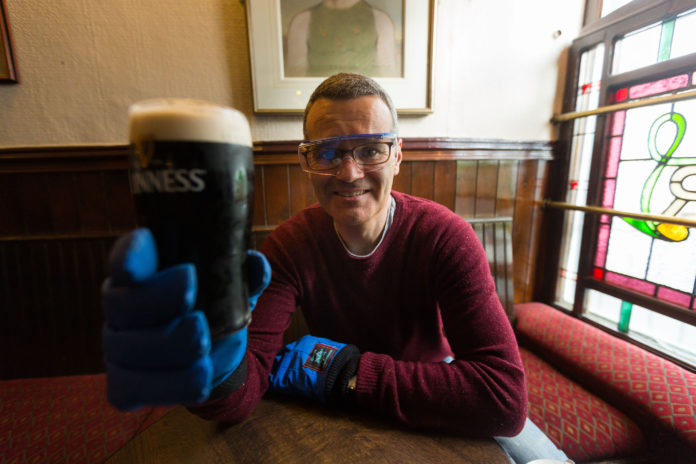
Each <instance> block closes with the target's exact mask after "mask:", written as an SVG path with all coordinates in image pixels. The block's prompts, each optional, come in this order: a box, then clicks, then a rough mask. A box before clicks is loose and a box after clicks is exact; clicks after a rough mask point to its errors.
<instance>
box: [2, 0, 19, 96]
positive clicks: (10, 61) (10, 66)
mask: <svg viewBox="0 0 696 464" xmlns="http://www.w3.org/2000/svg"><path fill="white" fill-rule="evenodd" d="M0 15H1V16H2V17H0V35H2V37H1V38H0V54H1V56H0V83H17V72H16V70H15V64H14V54H13V52H12V40H11V38H10V26H9V23H8V22H7V9H6V8H5V0H0Z"/></svg>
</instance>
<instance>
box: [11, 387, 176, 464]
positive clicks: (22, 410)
mask: <svg viewBox="0 0 696 464" xmlns="http://www.w3.org/2000/svg"><path fill="white" fill-rule="evenodd" d="M167 411H168V409H167V408H144V409H141V410H138V411H133V412H120V411H118V410H116V409H114V408H113V407H112V406H111V405H110V404H109V403H108V402H107V401H106V377H105V375H104V374H97V375H79V376H69V377H51V378H35V379H18V380H5V381H0V461H1V462H3V463H5V464H10V463H12V464H14V463H24V462H32V463H33V462H50V463H71V464H73V463H101V462H103V461H105V460H106V459H107V458H108V457H109V456H110V455H111V454H113V453H114V452H115V451H117V450H118V449H119V448H121V447H122V446H123V445H124V444H126V443H127V442H128V441H130V440H131V439H132V438H133V437H135V436H136V435H137V434H139V433H140V432H142V431H143V430H144V429H145V428H147V427H148V426H149V425H150V424H152V423H153V422H154V421H155V420H157V419H159V418H160V417H162V416H163V415H164V414H165V413H166V412H167Z"/></svg>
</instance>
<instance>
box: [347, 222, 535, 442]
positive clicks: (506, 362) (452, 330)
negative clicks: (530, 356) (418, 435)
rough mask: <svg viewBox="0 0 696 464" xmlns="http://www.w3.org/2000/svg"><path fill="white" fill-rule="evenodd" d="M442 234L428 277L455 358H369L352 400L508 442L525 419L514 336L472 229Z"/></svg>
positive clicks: (457, 225) (405, 418)
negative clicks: (413, 359) (436, 296)
mask: <svg viewBox="0 0 696 464" xmlns="http://www.w3.org/2000/svg"><path fill="white" fill-rule="evenodd" d="M444 229H445V232H444V234H443V235H442V236H441V237H440V238H439V239H438V240H437V245H436V249H435V251H434V253H433V255H432V256H433V260H434V271H433V272H431V273H430V274H431V276H430V278H431V279H433V285H434V286H435V288H436V289H437V290H436V292H437V295H438V305H439V307H440V312H441V316H442V321H443V327H444V331H445V334H446V336H447V339H448V341H449V343H450V346H451V348H452V350H453V352H454V357H455V360H454V361H453V362H452V363H449V364H448V363H445V362H417V361H416V362H413V361H398V360H395V359H393V358H391V357H389V356H387V355H384V354H378V353H371V352H367V353H365V354H364V355H363V356H362V358H361V360H360V364H359V369H358V377H357V390H356V401H357V403H358V405H359V406H360V407H361V408H364V409H368V410H373V411H375V410H376V411H381V413H382V414H385V415H390V416H392V417H393V418H395V419H396V420H397V421H399V422H401V423H404V424H406V425H410V426H414V427H426V428H434V429H441V430H448V431H453V432H456V433H462V434H466V435H470V436H513V435H515V434H517V433H519V431H520V430H521V429H522V426H523V425H524V421H525V418H526V415H527V391H526V386H525V380H524V371H523V367H522V362H521V359H520V355H519V350H518V348H517V343H516V340H515V336H514V333H513V331H512V327H511V325H510V323H509V321H508V319H507V316H506V315H505V312H504V310H503V308H502V305H501V304H500V300H499V299H498V296H497V294H496V292H495V284H494V282H493V279H492V276H491V273H490V270H489V267H488V262H487V260H486V256H485V252H484V250H483V247H482V246H481V243H480V242H479V240H478V238H477V237H476V235H475V233H474V232H473V229H472V228H471V227H470V226H469V224H467V223H466V222H464V221H463V220H461V221H459V220H458V219H457V220H455V221H454V223H453V224H451V225H450V226H449V227H445V228H444ZM447 230H449V232H447Z"/></svg>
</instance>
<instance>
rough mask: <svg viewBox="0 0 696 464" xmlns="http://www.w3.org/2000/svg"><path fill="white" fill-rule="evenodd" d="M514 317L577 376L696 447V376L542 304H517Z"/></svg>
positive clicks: (528, 336)
mask: <svg viewBox="0 0 696 464" xmlns="http://www.w3.org/2000/svg"><path fill="white" fill-rule="evenodd" d="M515 315H516V317H517V325H516V330H517V332H518V335H519V336H520V339H521V340H528V341H531V342H532V343H533V344H534V345H536V347H537V348H538V349H539V350H541V351H537V352H544V353H549V354H552V355H553V359H554V361H555V363H554V364H555V365H556V366H557V367H558V366H562V367H563V368H564V369H565V370H566V371H568V370H572V371H573V375H572V377H573V379H574V380H578V379H581V380H582V382H584V384H585V385H586V386H588V388H590V389H592V391H593V392H598V391H601V393H599V395H600V396H601V397H602V398H612V399H616V402H613V401H612V403H613V404H615V405H616V406H618V407H622V408H624V407H626V408H627V410H626V412H629V411H628V409H635V410H637V411H640V413H641V414H642V415H643V416H644V417H650V418H653V419H655V420H656V421H657V422H658V423H659V425H660V426H661V428H662V429H663V430H668V431H670V432H671V433H674V434H676V435H677V436H679V437H680V438H681V439H682V441H684V442H685V443H687V444H688V445H690V446H691V447H692V448H694V449H696V374H693V373H691V372H689V371H687V370H686V369H683V368H681V367H679V366H677V365H676V364H674V363H671V362H669V361H667V360H665V359H663V358H660V357H659V356H656V355H654V354H652V353H649V352H647V351H645V350H643V349H641V348H639V347H637V346H635V345H632V344H630V343H628V342H626V341H624V340H621V339H619V338H617V337H613V336H611V335H610V334H608V333H605V332H603V331H601V330H599V329H597V328H595V327H593V326H591V325H589V324H586V323H583V322H582V321H580V320H578V319H575V318H573V317H571V316H568V315H566V314H564V313H562V312H561V311H558V310H556V309H554V308H551V307H550V306H547V305H544V304H541V303H523V304H518V305H515ZM619 403H620V404H619ZM629 413H630V412H629ZM647 438H654V437H647Z"/></svg>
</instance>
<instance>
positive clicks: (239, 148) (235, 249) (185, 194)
mask: <svg viewBox="0 0 696 464" xmlns="http://www.w3.org/2000/svg"><path fill="white" fill-rule="evenodd" d="M129 117H130V142H131V156H130V170H129V174H130V185H131V192H132V194H133V198H134V203H135V209H136V214H137V217H138V223H139V225H140V226H145V227H148V228H150V230H151V231H152V233H153V235H154V237H155V241H156V243H157V250H158V255H159V267H160V268H166V267H169V266H172V265H175V264H179V263H193V264H194V265H195V266H196V272H197V277H198V293H197V296H196V305H195V308H196V309H199V310H202V311H203V312H204V313H205V315H206V317H207V319H208V324H209V326H210V334H211V338H212V339H213V340H215V339H218V338H221V337H224V336H226V335H229V334H230V333H232V332H234V331H236V330H239V329H241V328H243V327H245V326H246V325H247V324H248V323H249V321H250V317H251V316H250V312H249V307H248V289H247V282H246V272H245V270H244V266H245V261H246V250H247V248H248V238H249V229H250V219H251V217H250V216H251V212H252V210H253V188H254V177H253V176H254V165H253V159H252V144H251V134H250V131H249V125H248V123H247V120H246V118H245V117H244V115H243V114H241V113H240V112H238V111H236V110H234V109H232V108H227V107H224V106H219V105H215V104H212V103H208V102H204V101H198V100H189V99H159V100H145V101H142V102H138V103H135V104H133V105H132V106H131V108H130V111H129Z"/></svg>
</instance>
